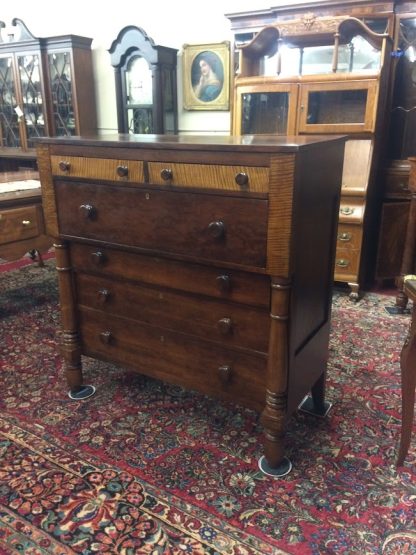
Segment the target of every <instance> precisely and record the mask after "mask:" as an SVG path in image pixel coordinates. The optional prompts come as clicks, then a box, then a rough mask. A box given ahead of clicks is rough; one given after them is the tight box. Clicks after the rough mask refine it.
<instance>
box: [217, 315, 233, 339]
mask: <svg viewBox="0 0 416 555" xmlns="http://www.w3.org/2000/svg"><path fill="white" fill-rule="evenodd" d="M217 327H218V329H219V331H220V333H222V335H227V334H229V333H230V332H231V330H232V328H233V322H232V320H231V318H221V320H218V322H217Z"/></svg>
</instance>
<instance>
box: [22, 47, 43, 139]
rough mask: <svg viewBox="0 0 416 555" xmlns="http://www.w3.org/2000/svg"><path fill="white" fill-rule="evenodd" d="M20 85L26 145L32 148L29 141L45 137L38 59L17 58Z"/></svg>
mask: <svg viewBox="0 0 416 555" xmlns="http://www.w3.org/2000/svg"><path fill="white" fill-rule="evenodd" d="M17 64H18V67H19V74H20V83H21V87H22V89H21V90H22V99H23V114H24V121H25V124H26V134H27V144H28V146H29V147H33V146H34V143H33V141H32V140H31V139H33V138H35V137H44V136H45V114H44V110H43V98H42V91H41V83H40V69H39V57H38V56H37V55H33V56H19V57H18V59H17Z"/></svg>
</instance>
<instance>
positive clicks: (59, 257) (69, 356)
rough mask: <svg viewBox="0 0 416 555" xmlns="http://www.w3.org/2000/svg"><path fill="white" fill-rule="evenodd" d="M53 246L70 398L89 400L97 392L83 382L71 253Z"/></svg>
mask: <svg viewBox="0 0 416 555" xmlns="http://www.w3.org/2000/svg"><path fill="white" fill-rule="evenodd" d="M54 246H55V255H56V269H57V271H58V285H59V292H60V314H61V325H62V340H61V352H62V356H63V358H64V365H65V373H66V379H67V383H68V386H69V393H68V395H69V397H70V398H71V399H86V398H87V397H91V395H93V394H94V393H95V388H94V386H92V385H84V384H83V379H82V365H81V345H80V341H79V336H78V329H77V320H76V302H75V296H74V290H73V284H72V278H71V267H70V258H69V251H68V247H67V245H65V244H55V245H54Z"/></svg>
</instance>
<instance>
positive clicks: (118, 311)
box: [76, 273, 270, 353]
mask: <svg viewBox="0 0 416 555" xmlns="http://www.w3.org/2000/svg"><path fill="white" fill-rule="evenodd" d="M76 287H77V299H78V304H79V305H82V306H86V307H91V308H94V309H96V310H101V311H103V312H105V313H107V314H108V315H110V314H111V315H120V316H124V317H128V318H132V319H134V320H137V321H140V322H143V323H146V324H150V325H154V326H160V325H161V323H163V327H165V328H167V329H171V330H176V331H180V332H181V333H186V334H189V335H194V336H196V337H200V338H202V339H205V340H209V341H214V342H217V343H223V344H224V345H229V346H233V347H240V348H244V349H252V350H255V351H260V352H263V353H266V352H267V345H268V338H269V329H270V316H269V311H268V310H267V309H262V310H261V309H258V308H254V307H248V306H244V305H240V304H236V303H224V302H223V301H221V300H219V299H218V300H216V299H210V298H206V297H201V296H196V295H189V294H188V295H187V294H184V293H180V292H176V291H173V290H171V289H166V288H163V289H161V288H155V287H149V286H148V285H141V284H137V283H131V282H124V281H116V280H114V279H110V278H106V277H101V276H99V277H98V276H95V275H90V274H83V273H77V274H76ZM110 320H111V319H110Z"/></svg>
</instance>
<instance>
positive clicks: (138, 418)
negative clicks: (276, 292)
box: [0, 260, 416, 555]
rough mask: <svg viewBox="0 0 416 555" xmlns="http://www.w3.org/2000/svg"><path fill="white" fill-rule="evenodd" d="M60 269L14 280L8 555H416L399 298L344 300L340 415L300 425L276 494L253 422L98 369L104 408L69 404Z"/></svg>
mask: <svg viewBox="0 0 416 555" xmlns="http://www.w3.org/2000/svg"><path fill="white" fill-rule="evenodd" d="M53 266H54V261H53V260H49V261H47V262H46V265H45V267H44V268H39V267H38V266H37V265H34V264H33V265H30V266H24V267H22V268H19V269H16V270H14V271H9V272H5V273H3V274H0V388H1V389H0V391H1V395H0V554H2V553H4V554H12V553H24V554H54V555H55V554H56V555H58V554H59V555H66V554H72V553H80V554H93V553H98V554H112V553H120V554H126V555H130V554H131V555H133V554H147V553H149V554H166V555H167V554H169V555H170V554H177V553H178V554H180V553H187V554H193V555H195V554H236V555H249V554H259V555H267V554H272V555H279V554H282V555H284V554H291V555H322V554H345V555H347V554H348V555H350V554H351V555H354V554H357V555H358V554H359V555H364V554H366V555H367V554H368V555H370V554H383V555H393V554H394V555H399V554H400V555H402V554H403V555H405V554H406V555H407V554H414V553H416V518H415V513H416V511H415V508H416V507H415V500H416V485H415V484H416V480H415V468H416V465H415V463H416V453H415V449H414V443H415V442H413V446H412V447H411V450H410V452H409V455H408V457H407V459H406V464H405V466H404V467H403V468H401V469H396V468H395V458H396V455H397V447H398V440H399V433H400V368H399V356H400V348H401V345H402V343H403V340H404V337H405V335H406V332H407V328H408V325H409V320H410V318H409V316H408V315H396V316H391V315H388V314H387V313H386V312H385V310H384V307H385V306H387V305H390V306H391V305H393V303H394V298H392V297H388V296H383V295H376V294H367V295H365V297H364V298H363V299H362V300H360V301H359V302H358V303H356V304H354V303H351V302H350V301H349V300H348V297H347V296H346V295H345V294H344V293H335V294H334V303H333V318H332V332H331V344H330V357H329V364H328V386H327V398H328V399H329V400H330V401H331V402H333V404H334V406H333V408H332V410H331V412H330V414H329V416H328V417H327V418H326V419H317V418H314V417H312V416H306V415H305V414H301V413H297V414H295V415H294V416H293V417H292V419H291V421H290V425H289V426H288V433H287V452H288V456H289V457H290V458H291V460H292V462H293V465H294V468H293V470H292V472H291V473H290V474H289V475H288V476H287V477H285V478H283V479H280V480H275V479H272V478H268V477H266V476H264V475H263V474H261V473H260V471H259V470H258V467H257V460H258V458H259V457H260V455H261V454H262V441H261V437H262V436H261V427H260V425H259V421H258V414H257V413H255V412H253V411H250V410H247V409H244V408H242V407H239V406H235V405H231V404H226V403H220V402H218V401H216V400H214V399H212V398H209V397H207V396H203V395H200V394H198V393H195V392H192V391H186V390H184V389H182V388H180V387H177V386H171V385H168V384H165V383H162V382H159V381H157V380H151V379H149V378H145V377H143V376H141V375H139V374H135V373H131V372H128V371H126V370H124V369H122V368H117V367H115V366H112V365H109V364H106V363H103V362H99V361H95V360H92V359H88V358H85V359H84V376H85V379H86V383H92V384H94V385H95V386H96V387H97V392H96V394H95V395H94V396H93V397H91V398H90V399H88V400H86V401H79V402H78V401H72V400H70V399H69V397H68V396H67V390H66V384H65V379H64V376H63V370H62V360H61V357H60V355H59V351H58V349H57V336H58V331H57V330H58V326H59V315H58V306H57V291H56V275H55V270H54V268H53Z"/></svg>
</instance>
